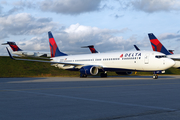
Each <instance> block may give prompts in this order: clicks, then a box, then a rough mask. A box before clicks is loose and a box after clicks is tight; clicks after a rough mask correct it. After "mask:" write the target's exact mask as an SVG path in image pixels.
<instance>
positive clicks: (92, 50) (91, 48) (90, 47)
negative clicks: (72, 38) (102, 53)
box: [81, 45, 99, 53]
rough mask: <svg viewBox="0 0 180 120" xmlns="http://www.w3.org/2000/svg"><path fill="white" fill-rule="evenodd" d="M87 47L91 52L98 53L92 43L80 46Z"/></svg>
mask: <svg viewBox="0 0 180 120" xmlns="http://www.w3.org/2000/svg"><path fill="white" fill-rule="evenodd" d="M87 47H88V48H89V49H90V51H91V53H99V52H98V51H97V50H96V49H95V48H94V45H89V46H83V47H81V48H87Z"/></svg>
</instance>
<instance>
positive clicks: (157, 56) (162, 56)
mask: <svg viewBox="0 0 180 120" xmlns="http://www.w3.org/2000/svg"><path fill="white" fill-rule="evenodd" d="M155 57H156V58H166V57H167V56H166V55H156V56H155Z"/></svg>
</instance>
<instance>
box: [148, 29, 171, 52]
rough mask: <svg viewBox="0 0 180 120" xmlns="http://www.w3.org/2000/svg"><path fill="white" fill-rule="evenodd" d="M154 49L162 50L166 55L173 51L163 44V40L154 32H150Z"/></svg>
mask: <svg viewBox="0 0 180 120" xmlns="http://www.w3.org/2000/svg"><path fill="white" fill-rule="evenodd" d="M148 36H149V39H150V42H151V46H152V49H153V51H157V52H161V53H164V54H166V55H171V53H170V52H169V51H168V50H167V49H166V48H165V47H164V46H163V45H162V44H161V42H160V41H159V40H158V39H157V38H156V37H155V36H154V34H153V33H149V34H148Z"/></svg>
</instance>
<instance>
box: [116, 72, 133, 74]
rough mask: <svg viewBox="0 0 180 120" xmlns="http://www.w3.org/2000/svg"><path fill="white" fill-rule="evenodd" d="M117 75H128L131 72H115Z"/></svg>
mask: <svg viewBox="0 0 180 120" xmlns="http://www.w3.org/2000/svg"><path fill="white" fill-rule="evenodd" d="M116 74H118V75H130V74H132V72H116Z"/></svg>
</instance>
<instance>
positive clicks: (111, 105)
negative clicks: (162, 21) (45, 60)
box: [0, 75, 180, 120]
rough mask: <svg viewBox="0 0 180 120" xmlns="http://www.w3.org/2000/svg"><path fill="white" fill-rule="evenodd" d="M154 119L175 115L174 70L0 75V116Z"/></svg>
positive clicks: (177, 80)
mask: <svg viewBox="0 0 180 120" xmlns="http://www.w3.org/2000/svg"><path fill="white" fill-rule="evenodd" d="M160 119H163V120H170V119H171V120H179V119H180V75H177V76H175V75H172V76H161V75H160V76H159V79H152V76H120V77H119V76H117V77H111V76H110V77H107V78H99V77H88V78H78V77H69V78H68V77H47V78H0V120H160Z"/></svg>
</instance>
